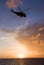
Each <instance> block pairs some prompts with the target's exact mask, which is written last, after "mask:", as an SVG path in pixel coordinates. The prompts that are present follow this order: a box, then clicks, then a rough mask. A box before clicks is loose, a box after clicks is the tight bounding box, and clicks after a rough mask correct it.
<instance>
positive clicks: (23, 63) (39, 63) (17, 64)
mask: <svg viewBox="0 0 44 65" xmlns="http://www.w3.org/2000/svg"><path fill="white" fill-rule="evenodd" d="M0 65H44V59H43V58H25V59H0Z"/></svg>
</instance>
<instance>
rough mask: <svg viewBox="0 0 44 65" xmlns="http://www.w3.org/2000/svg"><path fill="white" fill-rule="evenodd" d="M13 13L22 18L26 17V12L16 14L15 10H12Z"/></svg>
mask: <svg viewBox="0 0 44 65" xmlns="http://www.w3.org/2000/svg"><path fill="white" fill-rule="evenodd" d="M11 11H12V12H13V13H15V14H16V15H18V16H20V17H26V14H25V13H24V12H15V11H13V10H11Z"/></svg>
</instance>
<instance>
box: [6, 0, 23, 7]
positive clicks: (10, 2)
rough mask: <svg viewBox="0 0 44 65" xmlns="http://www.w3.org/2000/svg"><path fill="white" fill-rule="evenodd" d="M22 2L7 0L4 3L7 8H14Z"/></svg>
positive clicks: (20, 0)
mask: <svg viewBox="0 0 44 65" xmlns="http://www.w3.org/2000/svg"><path fill="white" fill-rule="evenodd" d="M21 4H22V0H7V2H6V5H7V6H8V7H9V8H16V7H18V6H19V5H21Z"/></svg>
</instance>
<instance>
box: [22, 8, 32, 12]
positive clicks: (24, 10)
mask: <svg viewBox="0 0 44 65" xmlns="http://www.w3.org/2000/svg"><path fill="white" fill-rule="evenodd" d="M30 9H31V8H28V9H26V10H23V11H24V12H26V11H28V10H30Z"/></svg>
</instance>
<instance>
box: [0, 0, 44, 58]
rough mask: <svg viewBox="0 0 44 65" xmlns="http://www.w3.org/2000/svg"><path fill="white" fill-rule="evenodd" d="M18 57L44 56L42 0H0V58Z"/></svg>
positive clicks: (43, 12)
mask: <svg viewBox="0 0 44 65" xmlns="http://www.w3.org/2000/svg"><path fill="white" fill-rule="evenodd" d="M18 7H20V9H21V10H22V11H23V12H24V13H25V14H26V15H27V16H26V17H25V18H24V17H22V18H20V17H19V16H17V15H16V14H14V13H12V12H11V9H13V10H14V11H18V12H19V9H18ZM27 8H31V9H29V10H28V11H24V10H26V9H27ZM19 57H24V58H30V57H42V58H44V0H0V58H19Z"/></svg>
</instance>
